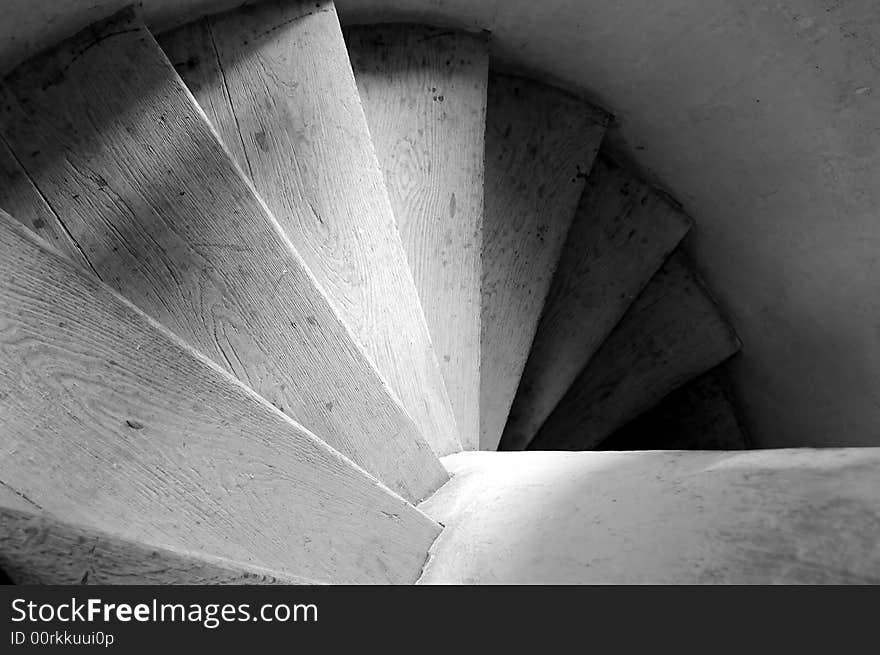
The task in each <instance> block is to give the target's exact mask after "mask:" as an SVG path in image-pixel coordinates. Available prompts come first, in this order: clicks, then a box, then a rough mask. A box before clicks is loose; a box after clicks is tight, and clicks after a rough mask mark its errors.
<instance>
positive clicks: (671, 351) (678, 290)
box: [528, 252, 740, 450]
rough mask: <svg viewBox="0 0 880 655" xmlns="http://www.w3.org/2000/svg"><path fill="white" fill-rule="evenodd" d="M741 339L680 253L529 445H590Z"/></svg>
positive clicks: (564, 447)
mask: <svg viewBox="0 0 880 655" xmlns="http://www.w3.org/2000/svg"><path fill="white" fill-rule="evenodd" d="M739 348H740V342H739V339H738V338H737V336H736V334H735V333H734V331H733V329H732V328H731V326H730V325H729V324H728V323H727V321H726V320H725V319H724V318H723V317H722V316H721V314H720V313H719V310H718V306H717V305H716V304H715V301H714V300H713V299H712V297H711V296H710V295H709V294H708V292H707V291H706V289H705V288H704V287H703V285H702V283H701V282H700V281H699V280H698V278H697V276H696V274H695V273H694V272H693V271H692V269H691V267H690V265H689V263H688V262H687V260H686V258H685V257H684V255H683V254H682V253H681V252H675V253H673V255H672V256H671V257H670V258H669V259H667V260H666V263H665V264H664V265H663V266H662V268H661V269H660V270H659V271H657V273H656V274H655V275H654V277H653V278H652V279H651V281H650V282H649V283H648V286H647V287H645V290H644V291H642V293H641V295H639V297H638V298H637V299H636V301H635V302H634V303H633V304H632V306H631V307H630V308H629V310H628V311H627V313H626V314H625V315H624V317H623V318H622V319H621V321H620V323H618V325H617V327H616V328H615V329H614V330H613V331H612V332H611V334H610V335H609V336H608V338H607V339H606V340H605V342H604V343H603V344H602V346H601V348H599V350H598V351H597V352H596V354H595V355H594V356H593V358H592V359H591V360H590V363H589V364H588V365H587V367H586V368H585V369H584V370H583V371H582V372H581V374H580V375H579V376H578V378H577V379H576V380H575V382H574V384H573V385H572V386H571V388H570V389H569V390H568V392H567V393H566V394H565V396H564V397H563V398H562V400H561V401H560V402H559V404H558V405H557V406H556V408H555V409H554V410H553V412H552V413H551V414H550V417H549V418H548V419H547V421H546V422H545V423H544V425H543V426H542V427H541V429H540V430H539V432H538V434H537V436H536V437H535V438H534V439H533V440H532V442H531V443H530V444H529V446H528V447H529V448H530V449H532V450H589V449H591V448H594V447H595V446H596V445H597V444H599V443H600V442H601V441H602V440H603V439H605V438H606V437H608V436H610V435H611V434H612V433H613V432H614V431H615V430H617V429H618V428H620V427H621V426H623V425H624V424H625V423H627V422H628V421H630V420H631V419H633V418H635V417H636V416H638V415H639V414H641V413H642V412H644V411H646V410H647V409H649V408H651V407H653V406H654V405H655V404H656V403H657V402H658V401H659V400H660V399H661V398H663V397H664V396H665V395H667V394H668V393H670V392H671V391H673V390H674V389H677V388H678V387H680V386H681V385H683V384H684V383H685V382H688V381H689V380H691V379H693V378H694V377H696V376H698V375H700V374H701V373H704V372H706V371H708V370H709V369H710V368H712V367H713V366H716V365H718V364H720V363H721V362H722V361H724V360H725V359H727V358H728V357H730V356H731V355H733V354H734V353H735V352H737V351H738V350H739Z"/></svg>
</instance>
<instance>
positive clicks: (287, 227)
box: [159, 0, 461, 454]
mask: <svg viewBox="0 0 880 655" xmlns="http://www.w3.org/2000/svg"><path fill="white" fill-rule="evenodd" d="M159 39H160V43H161V44H162V46H163V48H164V49H165V51H166V52H167V53H168V56H169V57H170V59H171V61H172V62H173V63H174V65H175V67H176V68H177V70H178V72H179V73H180V75H181V76H182V78H183V80H184V81H185V82H186V83H187V85H188V86H189V88H190V90H191V91H192V92H193V94H194V95H195V97H196V99H197V101H198V102H199V104H200V105H201V106H202V107H203V108H205V110H206V112H207V114H208V118H209V120H210V121H211V123H212V124H213V125H214V126H215V127H216V129H217V130H218V132H219V134H220V135H221V137H222V139H223V141H224V142H225V143H226V144H227V146H228V147H229V149H230V152H231V153H232V154H233V156H234V157H235V159H236V161H238V163H239V165H240V166H241V167H242V168H243V169H244V171H245V172H246V173H247V174H248V175H249V176H250V178H251V180H252V181H253V184H254V186H255V187H256V189H257V191H258V193H259V194H260V196H261V197H262V198H263V199H264V200H265V201H266V203H267V205H268V206H269V208H270V209H271V210H272V212H273V213H274V214H275V216H276V218H277V219H278V221H279V223H280V225H281V227H282V228H283V230H284V232H285V234H286V235H287V237H288V238H289V239H290V240H291V241H292V243H293V245H294V246H295V247H296V249H297V251H298V252H299V254H300V255H301V256H302V258H303V259H304V261H305V262H306V265H307V266H308V268H309V270H310V271H311V273H312V274H313V275H314V276H315V277H316V278H317V280H318V282H319V284H320V285H321V287H322V288H323V289H324V291H325V292H326V294H327V297H328V298H329V299H330V301H331V303H332V304H333V305H334V307H335V308H336V310H337V311H338V312H339V314H340V315H341V317H342V319H343V321H344V322H345V323H346V324H347V325H348V327H349V328H350V329H351V330H352V332H353V333H354V335H355V336H356V338H357V339H358V341H359V343H360V344H361V345H362V346H363V347H364V348H365V349H366V351H367V353H368V354H369V356H370V357H371V359H372V361H373V362H374V363H375V365H376V367H377V368H378V370H379V372H380V374H381V375H382V376H383V378H384V379H385V380H386V381H387V382H388V384H389V385H390V386H391V388H392V389H393V390H394V392H395V393H396V394H397V395H398V397H399V398H400V399H401V401H402V403H403V405H404V407H405V408H406V410H407V411H408V412H409V414H410V415H411V416H412V418H413V420H414V421H415V422H416V424H417V425H418V426H419V428H420V430H421V432H422V434H423V435H424V436H425V438H426V439H427V440H428V442H429V443H430V444H431V446H432V447H433V449H434V451H435V452H436V453H438V454H445V453H450V452H457V451H458V450H460V449H461V444H460V440H459V437H458V434H457V427H456V423H455V415H454V413H453V410H452V405H451V404H450V401H449V396H448V394H447V391H446V386H445V384H444V380H443V375H442V372H441V368H440V364H439V362H438V359H437V355H436V353H435V351H434V347H433V346H432V343H431V336H430V334H429V332H428V325H427V324H426V322H425V317H424V314H423V312H422V307H421V304H420V301H419V295H418V292H417V289H416V285H415V283H414V282H413V278H412V274H411V272H410V269H409V265H408V263H407V258H406V253H405V251H404V247H403V244H402V243H401V238H400V234H399V233H398V229H397V224H396V222H395V218H394V213H393V210H392V206H391V202H390V200H389V197H388V193H387V191H386V189H385V185H384V181H383V177H382V171H381V169H380V167H379V162H378V160H377V158H376V152H375V149H374V147H373V143H372V140H371V138H370V131H369V128H368V126H367V122H366V118H365V116H364V111H363V107H362V104H361V100H360V97H359V96H358V90H357V86H356V83H355V79H354V76H353V73H352V69H351V64H350V63H349V59H348V53H347V50H346V46H345V41H344V40H343V36H342V31H341V28H340V26H339V20H338V18H337V16H336V10H335V8H334V5H333V3H332V2H330V1H328V0H321V1H319V2H314V1H312V2H302V1H293V2H291V1H287V0H285V1H284V2H265V3H261V4H260V5H258V6H245V7H242V8H239V9H236V10H233V11H231V12H228V13H224V14H218V15H215V16H210V17H208V18H205V19H203V20H199V21H197V22H195V23H192V24H189V25H185V26H183V27H181V28H179V29H177V30H174V31H172V32H170V33H167V34H163V35H161V36H160V37H159Z"/></svg>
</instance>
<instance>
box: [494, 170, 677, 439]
mask: <svg viewBox="0 0 880 655" xmlns="http://www.w3.org/2000/svg"><path fill="white" fill-rule="evenodd" d="M690 225H691V222H690V219H689V218H688V217H687V216H686V215H685V214H684V213H682V212H681V211H680V210H678V209H677V208H676V207H674V206H673V205H672V204H671V203H670V202H669V201H667V200H666V199H665V198H664V197H662V196H661V195H660V194H658V193H656V192H655V191H653V190H652V189H651V188H650V187H649V186H648V185H647V184H644V183H642V182H640V181H638V180H637V179H635V178H634V177H633V176H632V175H631V174H630V173H629V172H628V171H627V170H626V169H624V168H623V167H621V166H618V165H617V164H616V163H614V162H613V161H611V160H610V159H609V158H607V157H605V156H600V157H599V158H598V159H597V160H596V163H595V164H594V166H593V170H592V171H591V172H590V176H589V177H588V178H587V184H586V188H585V189H584V193H583V196H582V197H581V202H580V204H579V206H578V210H577V215H576V217H575V219H574V221H573V223H572V226H571V229H570V230H569V233H568V237H567V239H566V242H565V246H564V247H563V251H562V255H561V256H560V259H559V265H558V266H557V268H556V274H555V275H554V277H553V282H552V283H551V285H550V291H549V293H548V294H547V300H546V302H545V304H544V311H543V314H542V316H541V321H540V323H539V324H538V329H537V332H536V333H535V339H534V341H533V342H532V349H531V351H530V353H529V358H528V361H527V362H526V366H525V369H524V370H523V374H522V379H521V380H520V385H519V388H518V389H517V394H516V398H515V400H514V402H513V406H512V408H511V410H510V416H509V417H508V420H507V426H506V427H505V431H504V436H503V438H502V440H501V448H502V449H504V450H519V449H522V448H525V446H526V445H527V444H528V443H529V441H531V440H532V438H533V437H534V436H535V434H536V433H537V432H538V429H539V428H540V427H541V425H542V424H543V423H544V421H545V420H546V419H547V417H548V416H549V415H550V413H551V412H552V411H553V408H554V407H556V405H557V404H558V403H559V401H560V400H561V399H562V397H563V396H564V395H565V393H566V391H568V389H569V387H571V385H572V383H573V382H574V381H575V379H576V378H577V376H578V374H579V373H580V372H581V371H582V370H583V369H584V367H585V366H586V365H587V363H588V362H589V361H590V359H591V358H592V357H593V355H594V354H595V353H596V351H597V350H598V349H599V347H600V346H601V345H602V342H603V341H605V338H606V337H607V336H608V335H609V334H610V333H611V331H612V330H613V329H614V326H615V325H616V324H617V323H618V321H620V319H621V317H622V316H623V315H624V313H625V312H626V310H627V308H628V307H629V306H630V305H631V304H632V302H633V301H634V300H635V298H636V297H637V296H638V295H639V293H640V292H641V291H642V289H643V288H644V287H645V285H646V284H647V283H648V281H649V280H650V279H651V276H653V275H654V273H656V272H657V270H658V269H659V268H660V266H661V265H662V264H663V262H664V261H665V260H666V259H667V257H668V256H669V254H670V253H671V252H672V251H673V250H674V249H675V247H676V246H677V245H678V243H679V241H681V239H682V238H683V237H684V235H685V234H686V233H687V231H688V229H689V228H690Z"/></svg>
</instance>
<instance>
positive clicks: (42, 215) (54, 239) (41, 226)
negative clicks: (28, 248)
mask: <svg viewBox="0 0 880 655" xmlns="http://www.w3.org/2000/svg"><path fill="white" fill-rule="evenodd" d="M0 210H3V211H5V212H7V213H8V214H11V215H12V216H15V217H17V218H18V220H20V221H21V222H22V223H24V224H25V225H27V226H28V227H29V228H30V229H32V230H33V231H34V232H36V233H37V234H39V235H40V236H41V237H43V238H44V239H46V240H47V241H49V242H50V243H52V244H53V245H55V247H56V248H58V249H60V250H63V251H65V252H67V253H69V254H70V257H71V259H73V260H74V261H76V262H77V263H78V264H81V265H82V266H85V267H86V268H89V264H88V260H87V259H86V258H85V256H84V255H83V254H82V252H80V250H79V249H78V248H77V247H76V244H75V243H74V241H73V240H72V239H71V238H70V236H69V235H68V234H67V233H66V232H65V231H64V229H63V225H62V224H61V222H60V221H58V219H57V217H56V216H55V214H54V212H53V211H52V208H51V207H49V205H48V203H47V202H46V199H45V198H43V197H42V196H41V195H40V192H39V191H38V190H37V188H36V187H35V186H34V185H33V183H32V182H31V181H30V179H29V178H28V176H27V173H25V171H24V169H23V168H22V167H21V165H20V164H19V163H18V161H17V160H16V159H15V155H13V154H12V151H11V150H10V149H9V146H8V145H7V144H6V142H5V141H4V140H3V138H2V137H0Z"/></svg>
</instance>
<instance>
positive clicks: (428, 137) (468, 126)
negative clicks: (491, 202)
mask: <svg viewBox="0 0 880 655" xmlns="http://www.w3.org/2000/svg"><path fill="white" fill-rule="evenodd" d="M346 42H347V43H348V52H349V55H350V57H351V63H352V68H353V69H354V74H355V79H356V80H357V85H358V90H359V91H360V96H361V100H362V101H363V103H364V111H365V112H366V115H367V123H368V124H369V126H370V134H371V135H372V137H373V144H374V145H375V147H376V154H377V155H378V157H379V164H380V165H381V167H382V171H383V173H384V177H385V184H386V187H387V188H388V194H389V196H390V197H391V205H392V207H393V209H394V214H395V216H396V217H397V225H398V227H399V229H400V235H401V238H402V240H403V246H404V249H405V250H406V255H407V259H408V261H409V265H410V269H411V270H412V273H413V278H414V279H415V283H416V288H417V289H418V291H419V297H420V298H421V303H422V308H423V309H424V312H425V318H426V320H427V322H428V330H429V331H430V333H431V339H432V341H433V343H434V349H435V351H436V352H437V357H438V358H439V360H440V367H441V370H442V371H443V377H444V380H445V382H446V388H447V390H448V392H449V397H450V400H451V402H452V407H453V409H454V411H455V418H456V423H457V425H458V428H459V435H460V437H461V441H462V446H463V447H464V448H466V449H470V450H474V449H476V448H477V447H478V443H479V433H480V422H479V399H480V277H481V271H482V267H481V263H480V250H481V247H482V239H483V237H482V225H483V152H484V144H483V134H484V131H485V122H486V83H487V75H488V67H489V43H488V40H487V38H486V36H485V35H473V34H467V33H465V32H460V31H454V30H443V29H439V28H433V27H425V26H417V25H400V24H398V25H365V26H359V27H356V28H352V29H350V30H348V31H347V33H346Z"/></svg>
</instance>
